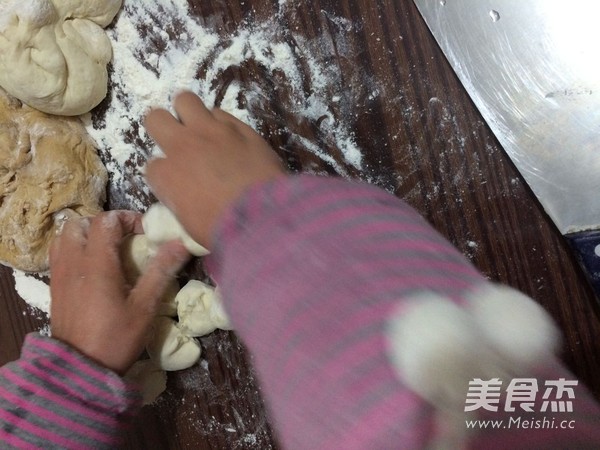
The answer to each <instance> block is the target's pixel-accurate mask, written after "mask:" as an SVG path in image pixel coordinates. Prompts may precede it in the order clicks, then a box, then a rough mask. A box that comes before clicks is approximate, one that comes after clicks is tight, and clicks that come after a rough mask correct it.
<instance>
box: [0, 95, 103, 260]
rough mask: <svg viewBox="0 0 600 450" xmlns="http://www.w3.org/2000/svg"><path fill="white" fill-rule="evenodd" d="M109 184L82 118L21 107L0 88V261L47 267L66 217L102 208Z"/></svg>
mask: <svg viewBox="0 0 600 450" xmlns="http://www.w3.org/2000/svg"><path fill="white" fill-rule="evenodd" d="M106 182H107V173H106V169H105V168H104V165H103V164H102V161H101V160H100V158H99V157H98V155H97V154H96V149H95V148H94V145H93V142H92V140H91V139H90V138H89V137H88V136H87V134H86V131H85V128H84V127H83V125H81V123H80V122H79V121H78V120H76V119H71V118H60V117H56V116H48V115H46V114H44V113H41V112H39V111H35V110H33V109H31V108H28V107H23V106H22V105H21V103H20V102H19V101H17V100H15V99H12V98H10V97H9V96H7V95H6V94H5V93H4V92H3V91H2V90H1V89H0V229H1V230H2V233H0V262H2V263H4V264H7V265H10V266H12V267H15V268H17V269H21V270H25V271H43V270H46V269H47V268H48V247H49V245H50V241H51V240H52V237H53V236H54V235H55V233H56V231H57V230H58V229H59V227H60V226H61V224H62V221H63V220H64V219H65V218H66V217H70V216H92V215H95V214H97V213H98V212H100V211H101V209H102V204H103V203H104V198H105V197H104V196H105V186H106Z"/></svg>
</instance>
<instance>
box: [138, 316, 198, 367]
mask: <svg viewBox="0 0 600 450" xmlns="http://www.w3.org/2000/svg"><path fill="white" fill-rule="evenodd" d="M146 350H147V351H148V355H150V359H152V360H153V361H154V362H155V363H156V364H158V365H159V366H160V367H161V368H162V369H164V370H183V369H187V368H188V367H191V366H193V365H194V364H195V363H196V362H197V361H198V359H199V358H200V353H201V350H200V344H198V342H196V340H195V339H194V338H192V337H189V336H186V335H184V334H183V333H182V331H181V329H180V328H179V327H178V326H177V322H175V321H174V320H172V319H170V318H168V317H157V318H156V319H154V322H153V324H152V332H151V335H150V340H149V342H148V344H147V345H146Z"/></svg>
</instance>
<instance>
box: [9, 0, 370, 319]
mask: <svg viewBox="0 0 600 450" xmlns="http://www.w3.org/2000/svg"><path fill="white" fill-rule="evenodd" d="M290 3H292V2H289V1H286V0H280V1H279V3H278V8H279V11H278V14H277V15H276V16H275V17H272V18H270V19H268V20H266V21H264V22H260V21H256V22H254V21H253V22H252V23H245V24H243V25H242V26H241V27H240V28H239V29H238V30H237V31H236V32H235V33H233V34H232V35H228V36H222V34H223V33H221V35H220V34H219V32H218V31H219V30H218V29H217V28H215V27H213V28H210V27H208V26H205V25H201V24H200V23H198V21H197V20H196V19H193V18H191V17H190V12H189V7H188V3H187V1H186V0H145V1H143V2H140V1H136V2H134V1H133V0H125V2H124V6H123V8H122V10H121V12H120V13H119V15H118V16H117V18H116V22H115V24H114V25H113V27H112V28H110V29H109V30H108V34H109V37H110V39H111V41H112V45H113V62H112V73H111V83H110V87H111V91H110V93H109V98H108V99H107V100H106V101H105V103H106V104H105V105H104V107H102V106H101V108H100V109H99V110H100V111H101V113H97V112H95V113H93V114H88V115H87V116H86V117H84V123H85V125H86V128H87V130H88V132H89V134H90V135H91V136H92V137H93V138H94V139H95V140H96V143H97V145H98V147H99V149H100V153H101V156H102V158H103V160H104V162H105V164H106V166H107V169H108V171H109V174H110V181H109V195H111V196H112V197H113V198H117V197H118V198H117V200H116V201H115V204H116V205H117V206H118V207H123V208H129V209H137V210H140V211H141V210H144V209H145V207H146V205H147V204H148V203H149V202H150V198H149V196H150V192H149V190H148V188H147V186H146V185H145V182H144V180H143V177H142V175H141V171H142V170H143V169H142V168H143V166H144V164H145V161H146V159H147V158H148V157H149V156H151V155H152V154H155V153H156V152H157V151H158V150H157V149H156V148H155V146H154V144H153V143H152V141H151V140H150V138H149V137H148V136H147V134H146V132H145V130H144V128H143V126H142V122H143V117H144V115H145V114H146V112H147V111H148V110H149V109H150V108H151V107H157V106H159V107H165V108H170V104H171V99H172V97H173V94H175V93H176V92H178V91H179V90H182V89H189V90H192V91H194V92H196V93H197V94H198V95H200V97H201V98H202V99H203V100H204V101H205V102H206V103H207V105H208V106H218V107H221V108H222V109H224V110H226V111H228V112H230V113H232V114H233V115H235V116H236V117H238V118H239V119H241V120H243V121H244V122H246V123H248V124H249V125H250V126H252V127H253V128H254V129H256V130H258V131H259V132H261V133H262V134H263V135H265V137H267V138H268V137H273V136H285V138H286V139H285V143H286V145H289V146H292V147H293V151H294V152H306V153H310V154H312V155H314V156H316V157H317V158H319V159H321V160H322V161H324V162H325V163H327V164H328V165H329V166H330V167H331V168H332V169H333V170H334V171H335V172H337V173H338V174H340V175H348V171H347V170H346V167H349V168H352V170H356V171H358V170H361V169H362V160H363V157H362V152H361V149H360V148H359V147H358V146H357V145H356V143H355V141H354V138H353V133H352V130H351V128H350V125H349V122H345V120H346V119H348V120H350V119H351V118H350V117H349V116H350V115H351V114H352V109H353V108H354V106H355V105H356V104H357V103H358V101H357V100H356V99H355V98H353V97H352V96H353V95H354V94H353V91H352V89H351V88H350V87H349V86H348V84H349V83H348V80H345V79H344V78H343V76H342V74H340V73H339V71H338V70H339V69H338V67H339V66H338V65H336V64H335V63H333V62H332V61H333V59H332V58H333V56H334V55H337V57H339V58H344V57H346V56H347V57H351V56H352V52H353V51H354V49H353V48H352V46H351V45H349V44H348V43H347V39H346V36H347V35H348V34H349V32H351V31H352V24H351V23H350V22H349V21H347V20H346V19H343V18H339V17H329V16H328V17H327V18H328V20H329V23H330V24H331V26H330V32H331V33H332V36H330V35H327V36H322V37H321V38H318V39H315V40H308V39H306V38H304V37H303V36H302V35H300V33H299V32H298V31H297V30H296V31H292V30H289V29H288V28H286V26H285V25H283V24H284V23H287V22H286V20H283V17H284V16H285V15H286V14H292V13H293V9H292V8H293V6H291V5H290ZM211 22H217V21H216V20H214V18H212V19H211ZM334 41H335V42H334ZM249 68H253V69H254V70H248V69H249ZM252 73H254V74H256V73H258V74H260V76H261V77H262V78H248V76H249V75H248V74H252ZM357 77H363V75H362V74H360V73H358V72H357V73H354V74H353V75H352V78H353V80H356V78H357ZM353 84H356V85H357V86H362V87H363V88H364V89H371V88H370V87H368V85H369V84H370V81H369V80H368V79H367V77H364V80H362V79H361V80H360V81H359V82H358V83H353ZM273 98H275V99H277V101H276V102H273ZM274 103H275V104H277V105H278V106H279V107H280V111H271V110H269V108H271V107H272V105H273V104H274ZM273 123H275V124H276V126H273V125H272V124H273ZM307 124H308V127H306V126H304V127H303V126H302V125H307ZM307 128H308V129H310V130H312V131H311V134H310V135H308V136H305V135H302V133H303V131H302V130H305V129H307ZM282 150H283V151H286V149H285V148H283V149H282ZM305 169H307V170H311V168H310V167H305ZM15 284H16V289H17V291H18V293H19V294H20V296H21V297H23V298H24V299H25V300H26V301H27V302H28V303H29V304H30V305H32V306H35V307H37V308H40V309H42V310H44V311H47V310H48V308H49V301H50V299H49V292H48V289H47V286H46V287H44V286H45V285H44V283H43V282H42V281H40V280H38V279H36V278H34V277H32V276H28V275H26V274H24V273H21V272H16V271H15Z"/></svg>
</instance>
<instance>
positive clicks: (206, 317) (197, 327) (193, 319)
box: [175, 280, 231, 336]
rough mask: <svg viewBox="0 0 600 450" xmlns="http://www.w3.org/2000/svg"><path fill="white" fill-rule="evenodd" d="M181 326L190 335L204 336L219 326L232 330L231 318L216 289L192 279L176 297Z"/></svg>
mask: <svg viewBox="0 0 600 450" xmlns="http://www.w3.org/2000/svg"><path fill="white" fill-rule="evenodd" d="M175 302H176V303H177V315H178V316H179V327H180V328H181V329H182V331H183V332H184V333H185V334H186V335H188V336H204V335H206V334H209V333H212V332H213V331H215V330H216V329H217V328H220V329H222V330H231V325H230V323H229V318H228V317H227V314H226V313H225V310H224V309H223V306H222V303H221V299H220V298H219V295H218V293H217V291H215V289H213V288H212V287H211V286H209V285H207V284H204V283H202V282H201V281H198V280H190V281H189V282H188V283H187V284H186V285H185V286H184V287H183V288H181V290H180V291H179V293H178V294H177V297H175Z"/></svg>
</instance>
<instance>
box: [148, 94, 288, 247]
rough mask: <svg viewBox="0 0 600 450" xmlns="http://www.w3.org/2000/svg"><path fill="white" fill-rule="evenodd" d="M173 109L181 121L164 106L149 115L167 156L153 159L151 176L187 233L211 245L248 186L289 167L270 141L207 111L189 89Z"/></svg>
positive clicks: (223, 114)
mask: <svg viewBox="0 0 600 450" xmlns="http://www.w3.org/2000/svg"><path fill="white" fill-rule="evenodd" d="M174 107H175V111H176V113H177V116H178V119H179V120H178V119H176V118H175V117H173V116H172V115H171V114H170V113H169V112H167V111H165V110H162V109H158V110H155V111H152V112H150V114H149V115H148V117H147V118H146V129H147V131H148V133H149V134H150V135H151V136H152V137H153V138H154V139H155V140H156V142H157V144H158V145H159V146H160V147H161V149H162V150H163V152H164V153H165V155H166V158H158V159H154V160H152V161H150V162H149V163H148V166H147V168H146V177H147V179H148V182H149V184H150V186H151V187H152V190H153V192H154V194H155V195H156V196H157V197H158V199H159V200H160V201H161V202H162V203H164V204H165V205H167V206H168V207H169V209H171V210H172V211H173V213H175V215H176V216H177V218H178V219H179V221H180V222H181V224H182V225H183V226H184V228H185V229H186V230H187V231H188V233H190V235H191V236H192V237H193V238H194V239H195V240H196V241H198V242H199V243H201V244H202V245H204V246H206V247H208V248H209V249H210V248H211V246H212V242H211V238H212V234H213V229H214V227H215V225H216V222H217V220H218V219H219V217H220V215H221V214H222V213H223V212H224V210H225V209H226V208H227V207H228V206H229V205H230V204H232V203H233V202H234V201H235V200H236V199H237V198H238V197H239V196H240V194H242V192H243V191H244V190H245V189H246V188H248V187H249V186H251V185H253V184H255V183H258V182H261V181H267V180H270V179H272V178H275V177H277V176H280V175H282V174H284V170H283V167H282V164H281V161H280V160H279V158H278V157H277V155H276V154H275V152H273V150H272V149H271V148H270V147H269V144H267V142H265V141H264V140H263V139H262V138H261V137H260V136H259V135H258V134H257V133H256V132H255V131H254V130H252V128H250V127H249V126H247V125H245V124H244V123H242V122H240V121H239V120H237V119H236V118H234V117H233V116H231V115H230V114H228V113H226V112H224V111H221V110H218V109H214V110H212V111H210V110H208V109H207V108H206V106H204V104H203V103H202V101H201V100H200V99H199V98H198V97H197V96H196V95H194V94H192V93H190V92H184V93H181V94H179V95H178V96H177V97H176V98H175V101H174Z"/></svg>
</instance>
